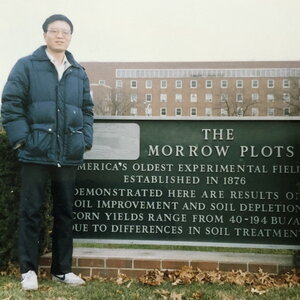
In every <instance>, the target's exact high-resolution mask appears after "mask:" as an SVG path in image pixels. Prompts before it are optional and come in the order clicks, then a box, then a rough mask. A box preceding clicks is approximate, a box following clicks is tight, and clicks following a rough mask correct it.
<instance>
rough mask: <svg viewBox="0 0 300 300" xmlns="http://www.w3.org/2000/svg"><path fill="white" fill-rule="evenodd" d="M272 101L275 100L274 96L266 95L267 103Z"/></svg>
mask: <svg viewBox="0 0 300 300" xmlns="http://www.w3.org/2000/svg"><path fill="white" fill-rule="evenodd" d="M274 99H275V98H274V94H268V95H267V100H268V101H274Z"/></svg>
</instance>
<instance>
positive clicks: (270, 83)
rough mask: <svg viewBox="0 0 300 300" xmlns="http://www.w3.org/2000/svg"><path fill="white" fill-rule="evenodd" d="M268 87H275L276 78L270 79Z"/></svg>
mask: <svg viewBox="0 0 300 300" xmlns="http://www.w3.org/2000/svg"><path fill="white" fill-rule="evenodd" d="M267 87H268V89H273V88H274V87H275V80H274V79H268V81H267Z"/></svg>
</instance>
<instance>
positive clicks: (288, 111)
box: [283, 107, 291, 116]
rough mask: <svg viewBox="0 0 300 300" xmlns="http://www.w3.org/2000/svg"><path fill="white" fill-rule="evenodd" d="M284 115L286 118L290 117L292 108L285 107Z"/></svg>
mask: <svg viewBox="0 0 300 300" xmlns="http://www.w3.org/2000/svg"><path fill="white" fill-rule="evenodd" d="M283 115H284V116H290V115H291V108H290V107H284V108H283Z"/></svg>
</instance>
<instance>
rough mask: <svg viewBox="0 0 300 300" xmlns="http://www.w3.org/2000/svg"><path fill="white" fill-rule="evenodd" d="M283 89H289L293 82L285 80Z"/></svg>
mask: <svg viewBox="0 0 300 300" xmlns="http://www.w3.org/2000/svg"><path fill="white" fill-rule="evenodd" d="M282 87H283V88H284V89H289V88H290V87H291V81H290V80H289V79H283V81H282Z"/></svg>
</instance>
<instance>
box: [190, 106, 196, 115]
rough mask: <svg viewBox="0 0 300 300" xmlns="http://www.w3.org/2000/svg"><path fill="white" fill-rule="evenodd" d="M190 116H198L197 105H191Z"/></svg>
mask: <svg viewBox="0 0 300 300" xmlns="http://www.w3.org/2000/svg"><path fill="white" fill-rule="evenodd" d="M190 116H191V117H196V116H197V108H196V107H191V108H190Z"/></svg>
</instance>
